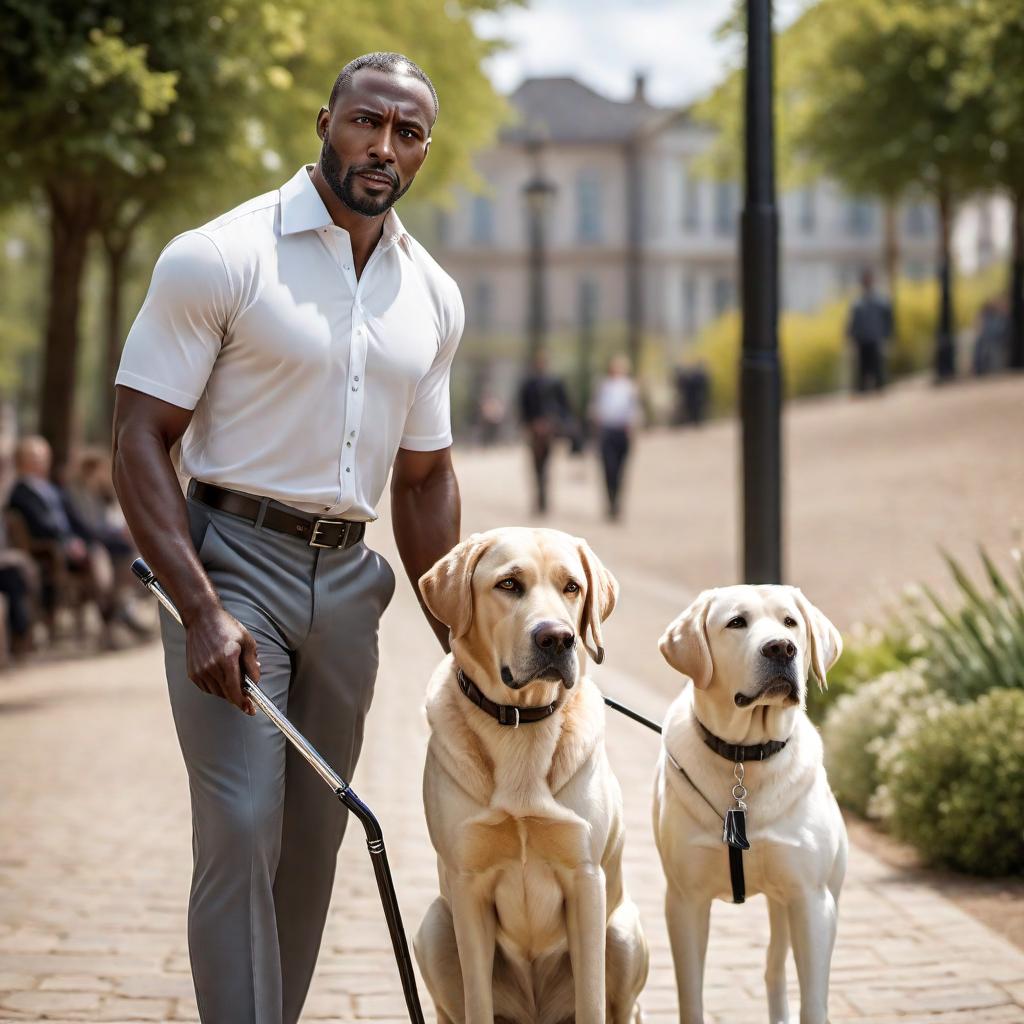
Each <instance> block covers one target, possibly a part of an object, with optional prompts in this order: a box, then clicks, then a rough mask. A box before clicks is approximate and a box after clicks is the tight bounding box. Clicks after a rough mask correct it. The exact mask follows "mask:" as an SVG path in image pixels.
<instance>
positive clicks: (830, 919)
mask: <svg viewBox="0 0 1024 1024" xmlns="http://www.w3.org/2000/svg"><path fill="white" fill-rule="evenodd" d="M787 911H788V916H789V931H790V940H791V942H792V943H793V959H794V960H795V961H796V973H797V977H798V978H799V979H800V1024H827V1022H828V975H829V968H830V966H831V963H832V947H833V946H834V945H835V941H836V924H837V918H838V913H837V908H836V901H835V899H833V897H832V893H830V892H829V891H828V889H825V888H824V887H823V888H821V889H816V890H812V891H810V892H804V893H800V894H799V895H798V896H795V897H794V898H793V899H792V900H790V903H789V906H788V908H787Z"/></svg>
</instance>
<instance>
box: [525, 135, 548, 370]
mask: <svg viewBox="0 0 1024 1024" xmlns="http://www.w3.org/2000/svg"><path fill="white" fill-rule="evenodd" d="M530 148H531V151H532V153H533V155H534V170H533V177H532V178H530V180H529V181H527V182H526V184H525V185H524V186H523V198H524V199H525V201H526V225H527V235H528V239H529V273H530V291H529V304H528V308H527V318H526V335H527V348H528V357H529V362H530V364H531V365H532V363H533V361H534V358H535V357H536V355H537V353H538V352H540V351H541V350H542V349H543V348H544V340H545V337H546V335H547V292H546V288H545V286H546V275H547V267H546V262H547V251H546V237H545V226H546V224H545V221H546V218H547V207H548V201H549V199H550V198H551V196H552V195H554V192H555V186H554V185H553V184H552V183H551V182H549V181H546V180H545V179H544V177H543V176H542V174H541V167H540V159H539V155H540V149H539V146H536V145H533V146H531V147H530Z"/></svg>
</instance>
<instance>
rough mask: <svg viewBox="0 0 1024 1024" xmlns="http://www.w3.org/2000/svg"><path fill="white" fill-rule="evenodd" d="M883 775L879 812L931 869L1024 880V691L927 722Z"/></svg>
mask: <svg viewBox="0 0 1024 1024" xmlns="http://www.w3.org/2000/svg"><path fill="white" fill-rule="evenodd" d="M865 689H866V688H865ZM878 768H879V772H880V775H881V778H882V786H881V788H880V789H879V792H878V796H877V799H876V800H875V807H874V809H875V810H876V811H881V812H883V813H884V816H885V820H886V823H887V826H888V828H889V829H890V831H891V832H892V833H893V835H895V836H897V837H898V838H900V839H905V840H907V841H909V842H911V843H913V844H914V846H916V847H917V849H918V850H919V851H920V852H921V854H922V855H923V856H924V857H925V858H926V859H927V860H928V861H929V862H930V863H933V864H939V865H944V866H947V867H951V868H956V869H958V870H961V871H969V872H971V873H973V874H981V875H1006V874H1022V873H1024V826H1022V824H1021V808H1022V807H1024V691H1021V690H993V691H991V692H990V693H987V694H985V695H983V696H981V697H979V698H978V700H977V701H974V702H973V703H970V704H964V705H949V706H947V707H946V708H945V709H944V710H942V711H941V712H939V713H938V714H935V715H933V716H926V717H925V718H924V719H923V720H922V721H921V722H920V723H919V724H918V726H917V727H916V728H913V729H909V730H907V731H906V732H905V733H903V734H902V735H900V736H898V737H897V738H896V739H895V740H894V742H893V743H892V744H890V746H889V748H888V749H887V750H886V751H885V752H884V753H883V754H882V756H881V759H880V763H879V766H878Z"/></svg>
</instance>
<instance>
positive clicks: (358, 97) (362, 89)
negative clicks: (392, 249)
mask: <svg viewBox="0 0 1024 1024" xmlns="http://www.w3.org/2000/svg"><path fill="white" fill-rule="evenodd" d="M433 121H434V100H433V97H432V96H431V94H430V90H429V89H428V88H427V86H426V85H425V84H424V83H423V82H421V81H420V80H419V79H418V78H414V77H413V76H412V75H402V74H392V73H387V72H383V71H375V70H373V69H372V68H364V69H363V70H361V71H357V72H356V73H355V75H353V77H352V80H351V82H350V83H349V85H348V87H347V88H346V89H344V90H343V91H342V92H341V93H340V94H339V95H338V96H337V97H336V99H335V103H334V109H333V110H332V111H326V110H324V111H321V112H320V118H319V121H318V128H319V129H320V133H321V136H322V137H323V140H324V143H323V148H322V149H321V151H320V171H321V173H322V174H323V176H324V178H325V179H326V180H327V183H328V184H329V185H330V187H331V190H332V191H333V192H334V194H335V195H336V196H337V197H338V198H339V199H340V200H341V201H342V202H343V203H344V204H345V205H346V206H347V207H348V208H349V209H350V210H353V211H354V212H355V213H359V214H362V215H363V216H364V217H378V216H380V215H381V214H382V213H386V212H387V211H388V210H389V209H390V208H391V207H392V206H394V204H395V203H396V202H397V201H398V200H399V199H400V198H401V197H402V196H403V195H404V194H405V192H406V191H407V189H408V188H409V186H410V185H411V184H412V182H413V178H415V177H416V173H417V171H419V169H420V167H421V166H422V164H423V161H424V160H425V159H426V157H427V150H428V149H429V147H430V129H431V126H432V124H433Z"/></svg>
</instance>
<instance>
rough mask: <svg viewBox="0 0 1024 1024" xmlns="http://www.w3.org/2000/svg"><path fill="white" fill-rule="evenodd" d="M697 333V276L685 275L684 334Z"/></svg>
mask: <svg viewBox="0 0 1024 1024" xmlns="http://www.w3.org/2000/svg"><path fill="white" fill-rule="evenodd" d="M696 333H697V277H696V275H695V274H686V275H685V276H684V277H683V335H684V336H685V337H687V338H692V337H693V335H695V334H696Z"/></svg>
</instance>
